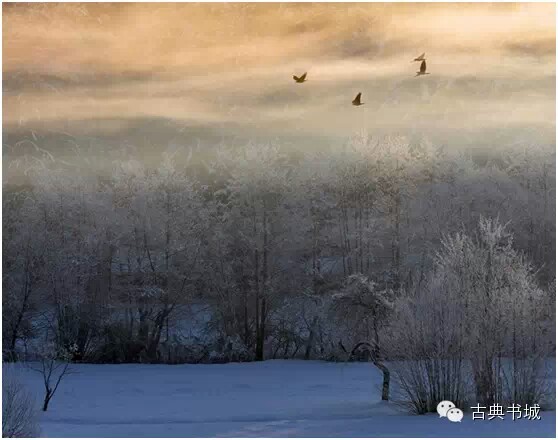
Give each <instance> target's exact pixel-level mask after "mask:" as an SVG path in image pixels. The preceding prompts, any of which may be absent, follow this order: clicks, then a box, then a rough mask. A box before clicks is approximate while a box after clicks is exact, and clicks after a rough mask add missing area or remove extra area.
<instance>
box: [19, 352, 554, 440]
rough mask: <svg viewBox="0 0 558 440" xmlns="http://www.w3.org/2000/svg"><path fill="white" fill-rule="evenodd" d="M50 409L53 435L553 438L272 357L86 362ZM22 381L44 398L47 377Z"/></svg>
mask: <svg viewBox="0 0 558 440" xmlns="http://www.w3.org/2000/svg"><path fill="white" fill-rule="evenodd" d="M74 371H75V374H73V375H71V376H68V377H67V378H65V379H64V381H63V382H62V384H61V385H60V388H59V390H58V392H57V394H56V396H55V397H54V398H53V400H52V402H51V407H50V408H49V410H48V412H46V413H41V430H42V435H43V436H46V437H208V436H212V437H215V436H217V437H227V436H233V437H284V436H290V437H554V436H555V417H556V416H555V412H554V411H546V412H542V413H541V416H542V418H541V420H538V421H529V420H519V421H515V422H514V421H512V420H511V417H510V416H508V417H506V418H505V420H503V421H500V420H492V421H488V420H485V421H479V420H475V421H473V420H472V417H471V413H470V412H469V413H466V414H465V418H464V419H463V421H462V422H461V423H451V422H450V421H449V420H447V419H440V418H438V416H437V415H423V416H416V415H409V414H406V413H404V412H402V411H401V410H400V409H398V408H397V407H395V406H394V405H392V404H384V403H382V402H381V401H380V400H379V395H380V393H379V385H380V383H381V376H380V374H379V373H378V372H377V371H376V369H375V368H374V367H373V366H372V365H371V364H367V363H327V362H319V361H267V362H259V363H245V364H226V365H78V366H75V367H74ZM22 378H23V381H24V382H25V383H26V385H27V386H28V387H29V388H30V389H31V390H32V391H33V392H35V393H36V396H37V404H39V403H40V398H41V396H42V392H43V389H42V383H41V377H40V376H39V374H38V373H36V372H34V371H30V370H25V371H23V372H22Z"/></svg>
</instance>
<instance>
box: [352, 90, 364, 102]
mask: <svg viewBox="0 0 558 440" xmlns="http://www.w3.org/2000/svg"><path fill="white" fill-rule="evenodd" d="M361 95H362V93H360V92H359V93H358V95H356V97H355V99H353V105H362V104H364V102H360V97H361Z"/></svg>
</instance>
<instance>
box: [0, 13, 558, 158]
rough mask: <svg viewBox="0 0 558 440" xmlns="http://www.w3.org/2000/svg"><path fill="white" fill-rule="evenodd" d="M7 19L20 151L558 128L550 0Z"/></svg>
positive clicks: (457, 139)
mask: <svg viewBox="0 0 558 440" xmlns="http://www.w3.org/2000/svg"><path fill="white" fill-rule="evenodd" d="M2 20H3V29H4V31H3V40H2V45H3V66H2V69H3V84H2V86H3V97H2V99H3V109H4V111H3V121H2V122H3V135H4V140H3V142H4V144H5V145H6V144H9V146H10V147H11V148H12V150H10V151H13V147H14V145H15V144H17V143H18V142H19V141H21V139H26V137H29V136H33V139H34V140H35V142H39V141H41V140H42V141H44V143H45V145H47V144H48V142H51V144H52V142H54V141H53V140H52V139H53V138H52V133H65V134H66V135H71V136H74V137H75V139H82V138H87V137H89V138H94V139H97V140H98V139H103V140H104V141H105V142H109V143H113V144H115V143H116V144H118V143H134V142H135V143H141V144H142V145H143V148H144V149H145V148H152V149H154V150H157V149H159V148H161V149H164V148H167V147H168V145H169V144H173V143H174V144H181V143H183V144H188V143H191V142H202V143H203V142H213V141H215V140H218V139H220V138H221V139H231V140H232V139H237V140H238V139H240V140H245V139H274V140H277V139H278V140H284V141H285V142H294V145H300V146H301V147H302V146H304V147H306V146H309V145H312V146H314V147H318V148H319V145H320V144H321V143H328V142H329V143H332V142H338V141H339V140H340V139H346V138H347V137H349V136H351V135H352V134H354V133H355V132H357V131H362V130H366V131H368V132H370V133H378V134H381V133H397V134H407V135H408V134H418V135H422V136H426V137H428V138H430V139H432V140H433V141H435V142H439V143H444V144H448V145H456V146H462V145H466V146H467V145H468V146H475V147H478V148H493V147H494V146H498V147H506V146H508V145H515V144H517V143H544V144H548V145H554V143H555V139H554V132H555V119H556V116H555V75H556V71H555V62H556V59H555V53H556V50H555V20H556V19H555V5H554V4H551V3H547V4H532V3H524V4H519V3H516V4H440V3H439V4H424V3H415V4H412V3H411V4H382V3H376V4H363V3H354V4H351V3H344V4H342V3H341V4H316V3H314V4H288V3H285V4H279V3H271V4H108V3H107V4H82V5H80V4H52V3H50V4H30V5H26V4H15V5H14V4H9V5H6V4H5V5H4V6H3V13H2ZM422 52H426V56H427V59H428V71H429V72H430V73H431V74H430V75H427V76H422V77H418V78H415V77H414V75H415V72H416V70H417V68H418V65H417V64H416V63H412V62H411V60H412V59H413V58H414V57H415V56H417V55H419V54H421V53H422ZM305 71H307V72H308V82H306V83H304V84H295V83H294V82H293V80H292V75H293V74H301V73H303V72H305ZM358 92H362V94H363V101H364V102H365V105H364V106H362V107H358V108H357V107H352V106H351V100H352V99H353V97H354V95H356V93H358ZM49 133H50V136H51V137H49ZM55 139H57V138H55ZM49 140H50V141H49ZM51 144H49V148H52V145H51ZM18 145H19V144H18ZM146 146H149V147H146Z"/></svg>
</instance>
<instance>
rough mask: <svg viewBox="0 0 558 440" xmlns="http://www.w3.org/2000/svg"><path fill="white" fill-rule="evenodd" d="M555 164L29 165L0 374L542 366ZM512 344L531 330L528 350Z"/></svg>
mask: <svg viewBox="0 0 558 440" xmlns="http://www.w3.org/2000/svg"><path fill="white" fill-rule="evenodd" d="M554 164H555V160H554V152H553V151H547V150H544V149H536V148H530V149H528V150H524V151H519V152H518V151H514V152H509V153H506V154H501V155H499V156H498V157H493V158H491V159H490V160H483V161H480V160H476V159H475V158H472V157H470V156H468V155H466V154H462V153H455V152H450V151H446V150H444V149H443V148H438V147H436V146H433V145H431V144H429V143H428V142H425V141H420V142H419V141H409V140H408V139H406V138H403V137H384V138H379V139H376V138H372V137H370V136H366V135H359V136H355V137H354V138H352V139H350V140H349V141H348V142H347V143H346V145H344V146H341V147H339V148H338V149H335V150H333V149H332V150H331V151H327V152H321V153H315V152H312V153H296V154H295V153H293V152H292V151H287V150H286V149H284V148H282V146H281V145H273V144H250V145H246V146H245V147H243V148H237V147H235V148H229V147H219V148H216V149H215V151H212V152H210V153H208V152H204V153H203V157H202V154H201V153H200V152H199V151H198V152H196V151H191V150H187V149H186V150H184V151H177V152H175V153H173V154H171V153H166V154H164V155H162V157H161V161H160V163H159V165H158V166H156V167H146V166H145V165H144V164H142V161H141V160H139V159H137V158H133V157H131V158H129V159H126V160H121V161H118V162H115V163H114V164H113V169H112V170H111V171H110V172H109V173H107V175H105V176H92V175H90V173H89V172H88V171H89V170H88V169H87V164H86V161H85V159H80V158H79V157H76V158H75V160H73V161H68V160H65V161H57V160H56V159H55V158H52V157H43V160H37V161H36V162H34V165H33V166H30V167H29V168H28V169H27V177H28V180H29V185H28V186H26V187H24V188H19V189H17V190H16V189H14V188H11V187H10V186H9V185H5V186H4V197H3V208H4V210H3V212H4V215H3V232H4V240H3V253H4V258H3V269H4V272H3V273H4V276H3V292H4V294H3V347H4V359H5V360H10V359H18V358H21V357H22V356H24V355H29V353H31V352H32V351H33V347H36V346H37V344H44V343H46V342H48V343H53V344H54V345H55V346H57V347H59V348H61V349H69V347H72V350H71V353H72V357H73V360H74V361H86V362H169V363H176V362H226V361H244V360H262V359H268V358H277V357H280V358H295V357H296V358H305V359H347V358H349V357H351V351H352V349H353V348H354V347H355V346H356V345H357V344H358V343H360V342H363V341H366V342H367V343H369V344H368V345H362V344H361V347H368V348H367V350H368V352H367V353H365V355H366V356H372V357H373V358H374V359H375V360H376V361H378V362H380V361H379V359H392V360H393V359H402V358H406V357H413V358H421V357H425V356H427V354H428V356H430V355H431V354H432V353H431V352H430V351H429V350H431V349H432V350H434V348H433V347H434V346H435V347H436V348H435V352H436V353H437V355H438V356H441V357H440V358H443V357H444V356H445V355H447V354H448V353H449V352H450V351H451V353H453V354H455V353H457V352H453V351H452V350H460V351H459V356H457V355H456V356H457V358H459V359H468V360H471V359H472V358H474V362H473V366H474V365H477V367H478V368H477V369H478V370H479V371H480V365H485V366H486V362H488V359H494V357H495V356H497V355H498V356H511V355H514V353H515V354H517V356H518V358H519V357H522V358H525V355H526V354H529V355H531V354H534V353H535V352H536V353H542V351H545V350H546V352H549V350H550V351H552V350H553V340H554V334H553V330H552V329H553V327H552V324H549V322H552V320H553V319H554V306H553V304H554V285H555V284H554V278H555V273H554V268H555V203H554V201H555V175H556V174H555V165H554ZM529 295H530V296H529ZM504 298H507V300H504ZM457 304H459V309H455V307H456V305H457ZM519 304H521V307H519V306H518V305H519ZM446 306H447V307H446ZM450 306H451V307H450ZM448 307H449V308H448ZM450 309H451V310H450ZM456 310H458V312H457V311H456ZM463 311H465V312H463ZM438 312H439V314H440V316H438V315H436V313H438ZM452 313H455V314H456V315H455V316H454V315H451V314H452ZM492 313H500V314H501V315H492ZM447 314H449V315H447ZM446 315H447V316H446ZM504 315H505V316H506V317H510V316H511V317H512V318H510V319H509V320H506V319H503V318H502V316H504ZM442 316H444V317H443V319H442ZM440 320H441V321H440ZM492 320H495V321H494V322H493V321H492ZM453 322H455V323H456V326H457V327H455V326H453V325H452V323H453ZM402 323H405V325H403V326H402ZM419 323H420V324H421V325H420V329H416V328H415V326H417V325H419ZM496 324H498V325H500V326H502V328H501V329H500V330H498V332H497V334H498V335H500V336H501V337H500V339H497V338H494V339H491V340H490V341H491V342H490V343H488V342H487V340H486V339H483V338H484V337H485V335H487V334H490V335H495V334H496V333H495V330H494V329H493V328H492V327H490V326H492V325H496ZM527 324H532V326H531V327H529V326H528V325H527ZM435 325H436V326H438V327H433V326H435ZM525 325H527V327H525ZM446 327H447V328H446ZM489 327H490V328H489ZM543 327H544V328H543ZM436 328H438V330H436ZM441 328H443V329H444V331H443V332H442V331H441V330H440V329H441ZM529 328H530V329H531V330H528V329H529ZM520 330H521V331H527V330H528V331H527V332H531V331H535V330H537V331H540V332H543V331H544V332H546V333H545V334H546V336H545V337H546V339H545V340H544V341H545V342H544V341H543V339H544V338H543V339H541V340H540V344H542V345H544V350H543V347H539V346H538V345H537V344H534V343H532V344H531V345H525V344H524V346H523V345H522V346H521V347H519V346H518V340H514V339H513V338H512V337H511V336H510V335H511V333H510V332H514V334H515V335H516V336H517V338H519V336H518V335H517V333H518V332H519V331H520ZM421 332H423V333H424V332H427V333H428V334H422V333H421ZM413 335H414V339H413ZM465 335H468V336H467V337H468V338H473V337H474V338H477V339H478V341H477V342H478V344H480V345H481V346H483V347H485V348H483V350H484V351H482V353H479V354H478V357H476V356H477V355H475V356H472V355H471V353H468V351H467V350H468V349H467V347H466V346H465V345H464V344H465V342H463V341H464V339H466V338H465ZM438 336H440V337H442V338H443V340H444V341H445V342H443V341H441V340H440V339H439V338H438ZM539 336H541V337H542V334H541V335H539ZM525 337H527V336H525ZM532 337H533V338H534V336H532ZM452 338H453V339H452ZM481 339H482V341H481ZM496 339H497V340H496ZM521 340H522V341H523V342H525V339H524V338H523V339H521ZM523 342H522V343H523ZM425 344H430V345H429V346H427V345H425ZM432 344H433V345H432ZM440 344H441V345H440ZM444 344H446V345H444ZM478 344H477V345H478ZM514 344H515V345H514ZM444 347H445V348H444ZM529 347H530V348H529ZM417 350H418V351H417ZM421 350H422V351H421ZM448 350H450V351H448ZM514 350H515V351H514ZM521 350H522V351H521ZM519 351H521V356H519V354H518V353H519ZM358 355H359V354H358V353H352V356H353V357H355V356H358ZM361 355H362V353H361ZM430 357H431V356H430ZM452 357H454V358H455V356H453V355H452ZM475 363H476V364H475ZM494 387H496V385H494ZM494 389H496V388H494ZM456 400H458V399H456Z"/></svg>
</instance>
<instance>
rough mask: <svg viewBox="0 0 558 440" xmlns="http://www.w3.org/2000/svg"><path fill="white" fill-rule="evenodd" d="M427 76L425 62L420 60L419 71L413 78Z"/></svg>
mask: <svg viewBox="0 0 558 440" xmlns="http://www.w3.org/2000/svg"><path fill="white" fill-rule="evenodd" d="M429 74H430V73H429V72H427V71H426V61H424V60H422V63H420V70H419V71H418V72H417V74H416V75H415V76H421V75H429Z"/></svg>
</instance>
